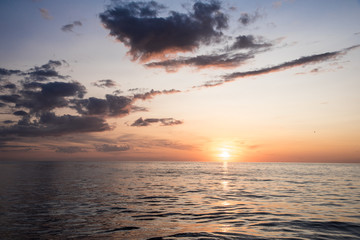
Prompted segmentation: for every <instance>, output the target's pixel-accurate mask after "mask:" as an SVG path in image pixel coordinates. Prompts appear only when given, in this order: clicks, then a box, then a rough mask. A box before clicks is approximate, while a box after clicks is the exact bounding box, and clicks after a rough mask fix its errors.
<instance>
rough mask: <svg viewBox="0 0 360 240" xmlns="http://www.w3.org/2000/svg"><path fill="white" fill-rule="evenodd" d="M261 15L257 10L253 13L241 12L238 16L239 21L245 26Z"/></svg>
mask: <svg viewBox="0 0 360 240" xmlns="http://www.w3.org/2000/svg"><path fill="white" fill-rule="evenodd" d="M260 17H261V15H260V14H259V12H258V11H256V12H255V13H254V14H249V13H241V15H240V18H239V20H238V21H239V22H240V23H241V24H242V25H244V26H247V25H249V24H251V23H254V22H255V21H256V20H258V19H259V18H260Z"/></svg>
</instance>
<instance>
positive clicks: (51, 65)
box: [24, 60, 67, 82]
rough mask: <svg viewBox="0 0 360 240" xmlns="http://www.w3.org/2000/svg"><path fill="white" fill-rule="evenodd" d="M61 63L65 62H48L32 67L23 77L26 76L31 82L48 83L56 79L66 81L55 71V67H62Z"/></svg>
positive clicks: (64, 77)
mask: <svg viewBox="0 0 360 240" xmlns="http://www.w3.org/2000/svg"><path fill="white" fill-rule="evenodd" d="M63 63H66V62H65V61H54V60H49V62H48V63H46V64H44V65H42V66H40V67H34V68H31V69H30V70H29V71H28V72H27V73H24V75H27V76H28V78H29V79H31V80H32V81H40V82H42V81H49V80H51V79H52V78H58V79H66V78H67V77H66V76H63V75H60V74H59V72H58V71H56V68H57V67H60V66H61V65H63Z"/></svg>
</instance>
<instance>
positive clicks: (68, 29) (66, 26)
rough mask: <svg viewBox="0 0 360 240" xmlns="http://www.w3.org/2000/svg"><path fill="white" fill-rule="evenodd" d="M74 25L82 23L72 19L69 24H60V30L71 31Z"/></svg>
mask: <svg viewBox="0 0 360 240" xmlns="http://www.w3.org/2000/svg"><path fill="white" fill-rule="evenodd" d="M76 26H82V23H81V22H80V21H73V22H72V23H70V24H66V25H64V26H62V27H61V30H62V31H63V32H72V31H73V29H74V27H76Z"/></svg>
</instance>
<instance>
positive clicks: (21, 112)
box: [13, 111, 28, 116]
mask: <svg viewBox="0 0 360 240" xmlns="http://www.w3.org/2000/svg"><path fill="white" fill-rule="evenodd" d="M13 114H14V115H15V116H27V115H28V113H27V112H25V111H16V112H14V113H13Z"/></svg>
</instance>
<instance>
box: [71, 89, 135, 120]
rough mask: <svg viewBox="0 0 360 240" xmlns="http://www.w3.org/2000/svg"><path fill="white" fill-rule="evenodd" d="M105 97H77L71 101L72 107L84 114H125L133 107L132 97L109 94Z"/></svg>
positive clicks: (112, 115) (113, 115)
mask: <svg viewBox="0 0 360 240" xmlns="http://www.w3.org/2000/svg"><path fill="white" fill-rule="evenodd" d="M105 97H106V98H105V99H101V98H95V97H90V98H88V99H80V100H79V99H76V100H73V101H72V102H71V103H72V104H73V106H72V108H74V109H76V110H77V112H78V113H80V114H83V115H103V116H111V117H115V116H123V115H127V114H128V113H129V112H130V109H131V103H132V99H131V98H128V97H124V96H116V95H110V94H107V95H106V96H105Z"/></svg>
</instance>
